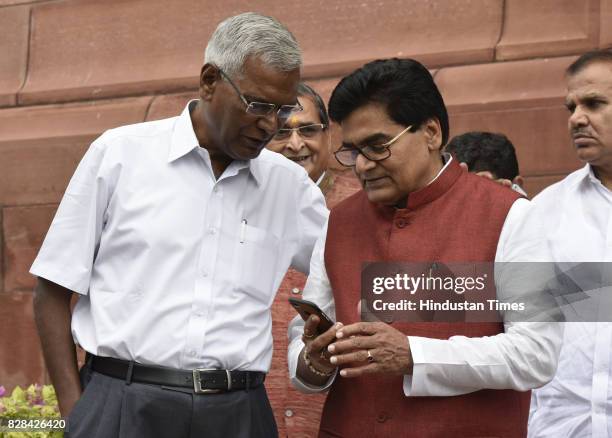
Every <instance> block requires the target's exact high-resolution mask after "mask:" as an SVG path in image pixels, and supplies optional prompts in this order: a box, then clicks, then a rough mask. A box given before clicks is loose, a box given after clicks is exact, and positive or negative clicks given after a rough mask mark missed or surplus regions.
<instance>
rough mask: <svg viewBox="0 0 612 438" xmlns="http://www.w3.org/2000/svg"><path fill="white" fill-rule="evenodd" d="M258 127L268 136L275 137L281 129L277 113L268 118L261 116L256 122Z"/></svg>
mask: <svg viewBox="0 0 612 438" xmlns="http://www.w3.org/2000/svg"><path fill="white" fill-rule="evenodd" d="M255 124H256V125H257V127H258V128H259V129H261V130H263V131H265V132H266V136H271V135H273V134H274V133H275V132H276V131H277V129H278V128H279V123H278V119H277V118H276V112H274V111H273V112H272V113H270V114H268V115H267V116H261V117H258V118H257V121H256V122H255Z"/></svg>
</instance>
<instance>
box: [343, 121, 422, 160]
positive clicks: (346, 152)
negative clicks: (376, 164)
mask: <svg viewBox="0 0 612 438" xmlns="http://www.w3.org/2000/svg"><path fill="white" fill-rule="evenodd" d="M411 128H412V125H410V126H408V127H407V128H406V129H404V130H403V131H402V132H400V133H399V134H397V135H396V136H395V137H393V138H392V139H391V140H389V141H388V142H386V143H383V144H379V145H372V146H363V147H360V148H358V147H346V146H342V147H341V148H340V149H338V150H337V151H336V152H334V156H335V157H336V160H338V163H340V164H342V165H343V166H346V167H353V166H355V163H357V157H358V156H359V154H361V155H363V156H364V157H366V158H367V159H368V160H370V161H382V160H386V159H387V158H389V157H390V156H391V150H390V149H389V148H390V147H391V145H393V143H395V142H396V141H397V140H398V139H399V138H400V137H401V136H402V135H404V134H405V133H406V132H408V131H409V130H410V129H411Z"/></svg>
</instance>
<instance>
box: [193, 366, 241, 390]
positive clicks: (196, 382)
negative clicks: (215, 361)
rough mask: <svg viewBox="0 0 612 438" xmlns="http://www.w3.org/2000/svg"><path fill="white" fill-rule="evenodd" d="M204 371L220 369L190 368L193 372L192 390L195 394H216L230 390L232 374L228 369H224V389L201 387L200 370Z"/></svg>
mask: <svg viewBox="0 0 612 438" xmlns="http://www.w3.org/2000/svg"><path fill="white" fill-rule="evenodd" d="M205 371H220V370H217V369H214V368H196V369H194V370H192V373H193V391H194V392H195V393H196V394H217V393H219V392H221V391H231V389H232V375H231V374H230V371H229V370H224V371H225V374H226V375H227V388H226V389H203V388H202V376H201V375H200V373H201V372H205Z"/></svg>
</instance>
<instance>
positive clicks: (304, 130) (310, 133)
mask: <svg viewBox="0 0 612 438" xmlns="http://www.w3.org/2000/svg"><path fill="white" fill-rule="evenodd" d="M324 130H325V125H324V124H323V123H313V124H312V125H304V126H298V127H296V128H281V129H279V130H278V131H276V134H274V139H275V140H288V139H289V138H290V137H291V135H292V134H293V132H294V131H295V132H297V133H298V135H299V136H300V137H302V138H313V137H316V136H317V135H318V134H320V133H321V132H323V131H324Z"/></svg>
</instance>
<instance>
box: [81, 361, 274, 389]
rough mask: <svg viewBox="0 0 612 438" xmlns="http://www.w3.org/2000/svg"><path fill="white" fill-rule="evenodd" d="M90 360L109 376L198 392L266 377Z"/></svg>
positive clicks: (249, 384)
mask: <svg viewBox="0 0 612 438" xmlns="http://www.w3.org/2000/svg"><path fill="white" fill-rule="evenodd" d="M90 360H91V369H92V370H94V371H96V372H98V373H101V374H104V375H106V376H110V377H116V378H118V379H124V380H126V381H128V382H139V383H149V384H152V385H161V386H175V387H181V388H191V389H193V391H194V392H195V393H197V394H211V393H217V392H224V391H235V390H240V389H249V388H256V387H258V386H259V385H261V384H262V383H263V382H264V380H265V378H266V374H265V373H262V372H260V371H230V370H216V369H195V370H176V369H173V368H164V367H156V366H150V365H141V364H139V363H136V362H129V361H126V360H121V359H114V358H111V357H100V356H91V359H90Z"/></svg>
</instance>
